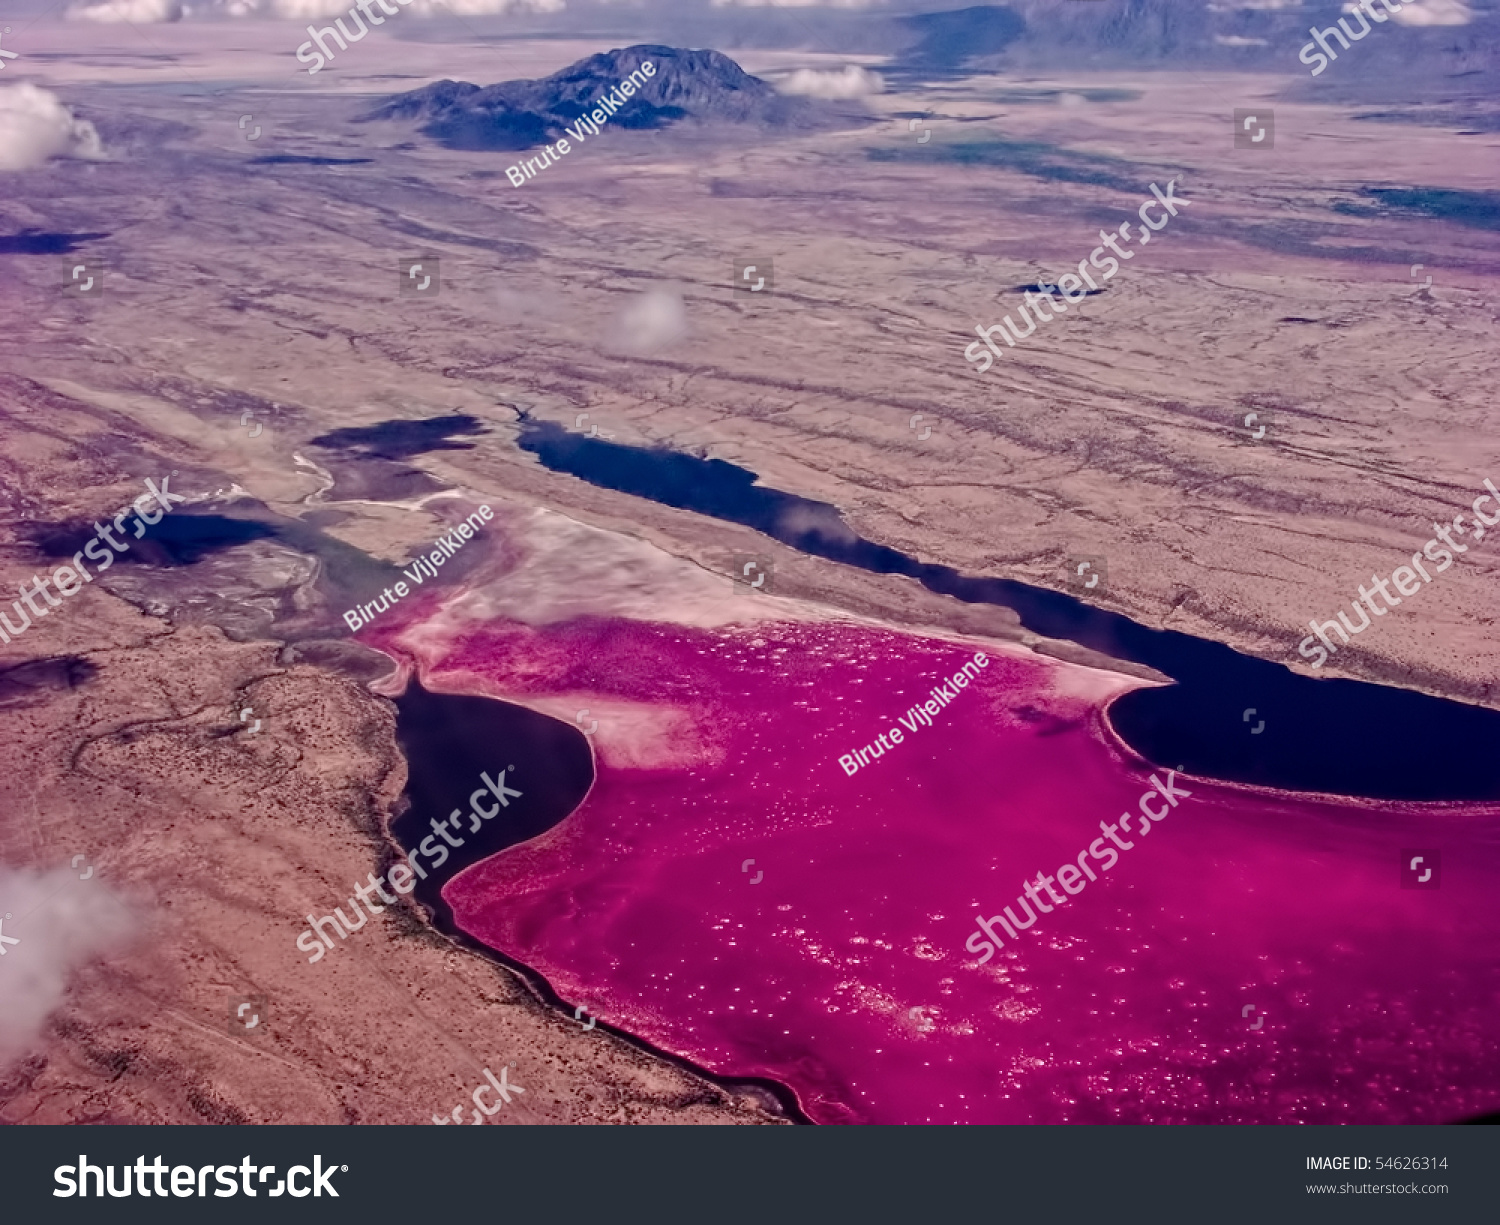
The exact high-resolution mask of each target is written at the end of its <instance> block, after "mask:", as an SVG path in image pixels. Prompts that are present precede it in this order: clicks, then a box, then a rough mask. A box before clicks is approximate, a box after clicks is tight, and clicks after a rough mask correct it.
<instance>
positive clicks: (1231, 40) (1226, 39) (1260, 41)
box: [1214, 34, 1270, 47]
mask: <svg viewBox="0 0 1500 1225" xmlns="http://www.w3.org/2000/svg"><path fill="white" fill-rule="evenodd" d="M1214 42H1216V43H1218V44H1219V46H1221V47H1266V46H1269V45H1270V44H1269V43H1268V42H1267V40H1266V39H1264V38H1244V37H1242V36H1241V35H1239V34H1215V35H1214Z"/></svg>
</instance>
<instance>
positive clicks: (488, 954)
mask: <svg viewBox="0 0 1500 1225" xmlns="http://www.w3.org/2000/svg"><path fill="white" fill-rule="evenodd" d="M372 649H376V650H380V651H381V653H382V654H384V655H386V656H387V657H388V658H391V659H392V661H393V662H394V663H395V665H396V666H395V670H394V671H393V672H392V673H390V674H387V675H386V676H384V677H382V678H381V681H382V682H385V683H384V684H383V685H382V689H383V690H384V692H379V693H376V695H375V696H377V697H381V698H384V699H385V700H387V701H390V702H392V705H393V706H396V716H397V723H398V727H399V724H400V720H401V717H402V715H401V710H400V707H399V705H397V696H396V695H395V693H394V692H393V691H394V689H395V686H396V684H398V683H399V685H400V689H401V691H402V695H403V696H404V694H405V693H407V692H409V691H410V688H411V686H412V685H418V686H421V687H422V688H424V689H425V692H426V693H427V694H428V695H429V696H432V697H436V698H439V699H441V698H455V699H469V700H478V701H483V702H488V703H494V704H495V705H496V706H497V707H502V708H507V709H511V710H517V711H525V712H526V713H527V714H528V715H530V716H533V717H535V718H537V719H545V720H547V721H549V722H551V723H555V724H557V725H559V726H560V727H562V728H564V729H567V730H568V731H572V732H577V729H576V728H574V727H573V726H572V725H571V724H568V723H566V722H564V721H563V720H561V719H558V718H556V717H555V716H553V715H549V714H545V713H544V712H542V711H539V710H535V709H533V708H532V707H530V706H527V705H526V704H525V703H523V702H514V701H510V700H508V699H505V698H498V697H495V696H493V695H491V694H488V693H483V692H478V691H474V690H459V689H447V688H426V686H425V685H423V684H422V682H423V680H424V679H425V680H428V681H432V682H434V683H436V682H438V681H440V680H441V679H442V676H443V674H442V673H437V674H435V675H429V676H427V677H425V678H424V677H423V676H422V672H421V669H420V668H419V667H417V666H416V664H415V662H414V661H413V660H411V659H410V658H401V657H398V656H395V655H393V654H392V653H391V652H390V651H388V650H386V649H382V648H372ZM578 734H579V735H582V733H581V732H579V733H578ZM588 748H589V760H590V766H591V770H590V778H589V783H588V787H587V789H586V790H585V791H584V793H583V795H582V797H581V798H580V799H579V800H578V802H577V803H576V804H575V805H573V807H572V808H570V809H569V810H568V811H567V812H564V813H563V814H562V815H561V816H560V817H558V818H557V820H556V821H554V822H553V823H552V824H551V825H550V826H548V827H547V829H545V830H541V831H538V832H536V833H533V834H531V835H529V836H528V837H527V838H524V839H517V840H515V841H513V842H510V843H508V844H507V845H506V846H504V847H501V848H499V849H497V850H493V851H490V852H489V853H487V854H485V855H484V856H483V857H482V858H478V859H475V860H473V861H472V862H469V863H465V864H463V865H462V866H459V867H456V868H453V869H451V870H450V869H448V868H447V867H446V866H445V867H444V868H442V869H438V870H436V871H434V870H431V869H429V872H428V877H429V879H428V880H425V881H419V882H418V886H417V888H416V889H415V890H414V891H413V893H412V896H411V901H412V904H413V907H414V909H416V910H417V911H418V912H419V914H420V916H421V918H422V919H423V920H424V921H425V923H426V926H427V927H428V929H429V930H431V931H432V932H434V933H435V934H436V935H438V936H440V937H442V938H443V939H445V940H447V941H448V942H449V943H450V944H453V945H455V946H457V947H459V948H461V949H464V950H465V951H467V952H470V953H474V954H477V955H478V956H480V957H482V958H484V959H485V960H487V961H489V962H491V963H493V964H496V965H499V966H502V967H504V968H505V969H506V970H508V971H509V972H510V973H511V974H512V975H513V976H515V977H516V978H517V979H519V980H520V982H521V983H522V985H523V986H524V987H525V989H526V991H527V992H528V994H530V995H531V997H532V999H533V1000H535V1001H536V1002H537V1003H539V1004H541V1005H542V1006H543V1007H544V1008H547V1009H549V1010H551V1011H555V1012H557V1013H558V1014H559V1015H560V1016H561V1017H563V1018H564V1019H565V1020H567V1021H568V1022H569V1023H570V1024H575V1025H576V1024H579V1022H578V1021H576V1020H575V1018H574V1012H575V1009H576V1008H577V1007H578V1005H570V1004H569V1003H568V1001H567V1000H565V999H564V998H563V997H562V995H561V994H560V993H559V992H558V991H557V990H556V988H555V987H553V985H552V983H551V982H550V981H549V980H548V978H547V977H546V975H544V974H543V973H542V972H541V971H540V970H537V969H536V968H535V967H533V966H530V965H528V964H526V963H525V962H524V961H521V960H519V959H517V958H515V957H513V956H511V955H510V954H508V953H506V952H505V951H504V950H501V949H497V948H493V947H491V946H490V945H488V944H485V943H484V942H483V941H481V940H479V939H477V938H476V937H474V936H472V935H471V934H470V933H469V932H467V931H465V930H464V929H463V928H462V927H461V926H460V925H459V924H458V922H457V920H456V919H455V918H454V915H453V909H452V907H451V906H449V904H448V902H447V900H446V899H445V898H444V897H443V896H442V892H443V889H444V888H446V886H447V885H448V884H449V883H450V882H451V881H453V880H455V879H457V878H458V877H459V876H460V875H462V874H463V873H465V872H467V871H470V870H472V869H474V868H477V867H479V866H480V865H481V864H483V863H485V862H487V861H488V860H489V859H491V858H493V857H494V856H495V855H499V854H503V853H504V851H506V850H509V849H510V848H511V847H512V846H519V845H521V844H522V843H523V842H526V841H530V840H531V839H532V838H536V837H540V836H541V835H542V834H543V833H547V832H550V831H551V830H552V829H556V828H557V827H558V826H559V825H561V824H562V823H563V822H564V821H566V820H567V819H568V818H569V817H570V816H572V815H573V813H574V812H576V811H577V810H578V808H579V807H581V806H582V805H583V804H584V803H585V802H586V801H587V799H588V797H589V796H590V795H591V794H593V790H594V786H595V784H596V783H597V781H598V769H597V761H598V758H597V755H596V754H595V753H594V750H593V745H592V743H589V745H588ZM397 751H398V753H399V754H400V755H401V757H402V759H403V760H404V761H405V763H406V767H407V786H406V787H404V788H403V789H402V793H401V799H402V803H400V804H398V805H397V806H396V807H395V808H394V809H393V810H392V811H391V812H390V813H389V814H388V815H387V816H386V817H385V818H383V820H382V822H381V826H382V833H383V834H384V837H385V844H386V846H385V849H386V851H388V852H389V851H391V850H392V849H395V850H398V851H399V852H400V853H399V855H397V856H396V857H395V858H394V859H392V862H393V863H395V862H404V861H405V858H406V856H407V855H408V854H410V853H411V852H412V851H413V850H414V849H416V848H415V847H409V846H407V844H406V842H405V840H404V839H403V838H402V837H401V835H400V834H399V833H398V832H397V830H396V826H397V825H398V824H399V823H400V822H401V821H403V820H404V819H405V818H406V817H407V816H408V815H409V814H410V813H411V812H412V811H413V809H414V805H413V804H412V802H411V799H410V795H409V790H410V784H411V779H412V776H413V773H414V768H413V762H412V760H411V758H410V757H409V756H408V755H407V752H406V749H405V746H403V745H401V744H400V743H399V741H398V745H397ZM418 841H420V839H418ZM382 858H383V857H382ZM382 866H383V868H384V869H385V870H388V867H389V865H382ZM590 1015H591V1016H592V1014H590ZM594 1021H595V1024H594V1028H595V1029H596V1030H600V1029H602V1030H604V1031H606V1032H607V1033H609V1034H612V1035H613V1036H614V1037H616V1038H618V1039H619V1040H621V1041H623V1042H626V1043H628V1044H629V1045H630V1046H631V1047H633V1048H635V1049H636V1050H638V1051H641V1052H642V1053H644V1054H647V1055H649V1056H651V1057H652V1058H653V1059H658V1060H662V1061H664V1062H666V1063H669V1064H671V1065H672V1066H674V1067H676V1068H677V1069H679V1070H680V1071H683V1072H686V1073H687V1074H688V1075H690V1076H692V1077H694V1078H695V1079H697V1080H700V1081H703V1082H705V1083H706V1084H708V1085H710V1086H713V1087H715V1088H717V1089H719V1090H721V1091H723V1092H724V1093H726V1094H730V1095H732V1096H737V1097H741V1098H743V1097H749V1098H752V1099H753V1100H754V1101H756V1102H757V1103H758V1104H759V1105H760V1106H761V1108H762V1109H764V1110H765V1111H766V1112H767V1113H768V1114H772V1115H775V1116H779V1117H780V1118H781V1119H783V1120H785V1121H786V1122H789V1123H794V1124H800V1125H806V1126H813V1125H814V1124H813V1120H812V1119H811V1118H810V1117H809V1116H808V1115H807V1114H806V1112H805V1111H804V1110H803V1108H802V1104H801V1101H800V1099H799V1098H798V1096H797V1094H796V1092H795V1091H794V1090H793V1089H792V1088H791V1086H790V1085H787V1084H784V1083H783V1082H781V1081H778V1080H774V1079H772V1078H770V1077H761V1076H731V1075H724V1074H721V1073H718V1072H713V1071H711V1070H709V1069H708V1068H705V1067H703V1066H702V1065H700V1064H698V1063H695V1062H694V1061H693V1060H691V1059H688V1058H686V1057H684V1056H682V1055H679V1054H677V1053H676V1052H674V1051H670V1050H666V1049H664V1048H662V1047H658V1046H655V1045H653V1044H652V1043H651V1042H649V1041H647V1040H646V1039H644V1038H642V1037H640V1036H639V1035H637V1034H634V1033H631V1032H630V1031H628V1030H625V1029H621V1028H620V1027H618V1026H616V1025H613V1024H611V1023H610V1022H608V1021H605V1020H603V1019H600V1018H594Z"/></svg>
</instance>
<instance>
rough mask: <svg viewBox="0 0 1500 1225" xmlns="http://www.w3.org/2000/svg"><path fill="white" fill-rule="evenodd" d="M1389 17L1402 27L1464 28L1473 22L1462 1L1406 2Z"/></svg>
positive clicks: (1408, 0) (1471, 15)
mask: <svg viewBox="0 0 1500 1225" xmlns="http://www.w3.org/2000/svg"><path fill="white" fill-rule="evenodd" d="M1391 7H1392V8H1394V7H1395V3H1394V0H1392V5H1391ZM1391 16H1392V17H1393V18H1394V19H1395V20H1396V21H1398V22H1399V23H1400V24H1401V25H1404V26H1466V25H1468V24H1469V22H1471V21H1473V20H1474V14H1473V13H1472V12H1471V11H1470V10H1469V7H1468V5H1466V4H1464V3H1463V0H1406V3H1405V4H1403V5H1402V6H1401V11H1400V12H1399V13H1392V14H1391Z"/></svg>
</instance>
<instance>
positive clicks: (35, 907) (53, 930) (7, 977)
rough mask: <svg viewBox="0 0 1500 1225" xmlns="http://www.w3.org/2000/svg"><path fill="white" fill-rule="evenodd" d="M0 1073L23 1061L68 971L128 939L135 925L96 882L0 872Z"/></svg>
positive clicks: (64, 874) (71, 875)
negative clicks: (0, 952)
mask: <svg viewBox="0 0 1500 1225" xmlns="http://www.w3.org/2000/svg"><path fill="white" fill-rule="evenodd" d="M7 914H8V915H10V916H11V917H9V918H3V919H0V934H3V935H4V936H5V938H6V940H7V941H9V940H15V941H16V942H17V943H15V944H8V943H7V944H5V945H0V948H4V950H5V956H4V957H0V1068H3V1067H4V1066H5V1065H7V1064H9V1063H10V1062H11V1061H12V1060H14V1059H17V1058H19V1057H20V1056H22V1055H24V1054H25V1053H26V1052H27V1051H28V1050H30V1049H32V1047H33V1046H34V1045H35V1044H36V1041H37V1039H38V1038H39V1037H40V1036H41V1033H42V1026H43V1025H44V1024H45V1023H46V1021H47V1017H48V1016H50V1015H51V1014H52V1012H54V1011H55V1010H56V1009H57V1007H58V1005H59V1004H61V1003H62V1002H63V996H64V995H65V994H66V993H67V989H68V979H69V978H70V977H71V976H72V975H73V973H74V971H76V970H78V969H80V968H81V967H82V966H84V965H86V964H88V963H89V962H90V961H92V960H94V959H95V958H96V957H100V956H102V955H104V954H105V953H108V952H110V951H111V950H114V949H118V948H120V947H121V946H123V945H124V944H125V943H126V942H127V941H128V940H129V939H130V937H131V936H132V935H133V934H134V932H135V929H136V925H137V918H136V916H135V914H134V913H133V912H132V910H131V908H130V906H129V905H127V904H126V903H125V902H124V901H123V900H122V899H121V898H120V897H119V896H118V895H116V894H115V893H113V892H112V891H111V890H110V889H109V887H108V886H107V885H105V884H104V883H103V882H102V881H101V880H99V879H98V877H94V878H92V879H90V880H86V881H84V880H79V879H78V873H76V872H71V871H69V870H68V869H66V868H58V869H57V870H55V871H52V872H33V871H27V870H24V869H19V868H7V867H4V866H0V916H4V915H7Z"/></svg>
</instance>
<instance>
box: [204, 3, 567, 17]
mask: <svg viewBox="0 0 1500 1225" xmlns="http://www.w3.org/2000/svg"><path fill="white" fill-rule="evenodd" d="M219 3H220V4H221V5H222V8H221V11H222V12H224V13H225V14H227V15H228V16H230V17H257V16H267V17H281V18H285V19H286V20H289V21H322V20H325V19H327V18H330V17H342V16H344V15H345V14H346V13H348V12H349V10H350V9H352V8H353V7H354V0H219ZM372 7H373V8H374V10H375V12H376V13H382V10H381V9H380V7H379V5H374V6H372ZM392 7H393V8H394V7H397V6H396V5H395V4H394V3H393V4H392ZM566 7H567V4H566V0H414V2H413V3H411V4H402V5H400V6H399V9H398V11H400V12H402V13H415V14H416V15H417V16H418V17H443V16H447V15H450V14H451V15H453V16H456V17H482V16H485V15H487V14H492V13H557V12H561V11H562V10H563V9H564V8H566ZM382 15H384V16H385V18H386V20H387V21H390V20H391V17H390V16H389V15H388V14H383V13H382Z"/></svg>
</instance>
